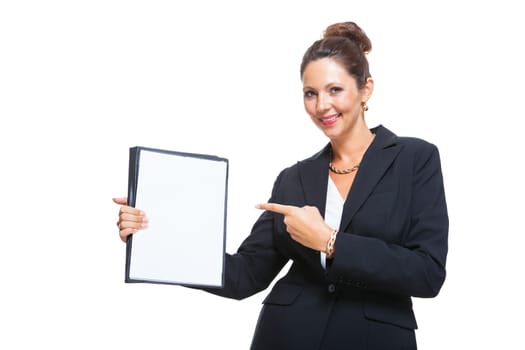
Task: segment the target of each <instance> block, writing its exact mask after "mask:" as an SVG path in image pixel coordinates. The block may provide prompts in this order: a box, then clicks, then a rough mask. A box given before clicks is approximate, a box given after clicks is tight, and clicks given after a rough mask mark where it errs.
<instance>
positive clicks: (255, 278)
mask: <svg viewBox="0 0 525 350" xmlns="http://www.w3.org/2000/svg"><path fill="white" fill-rule="evenodd" d="M281 175H282V173H281V174H280V175H279V176H278V177H277V179H276V181H275V184H274V188H273V192H272V196H271V198H270V201H272V199H273V198H274V195H275V189H276V187H277V184H278V183H279V181H280V179H281V177H282V176H281ZM273 225H274V220H273V215H272V213H271V212H269V211H264V212H263V213H262V214H261V216H260V217H259V218H258V220H257V221H256V222H255V224H254V225H253V227H252V230H251V233H250V235H249V236H248V237H247V238H246V239H245V240H244V241H243V242H242V243H241V245H240V247H239V248H238V250H237V252H236V253H235V254H226V256H225V276H224V279H225V282H224V287H223V288H220V289H217V288H201V289H203V290H204V291H206V292H209V293H212V294H215V295H219V296H223V297H227V298H232V299H238V300H240V299H244V298H247V297H249V296H251V295H253V294H255V293H258V292H260V291H262V290H264V289H266V288H267V287H268V286H269V285H270V283H271V282H272V281H273V279H274V278H275V277H276V276H277V274H278V273H279V272H280V271H281V269H282V268H283V267H284V265H285V264H286V262H287V261H288V258H285V257H284V256H283V255H281V254H280V253H279V252H278V251H277V249H276V247H275V244H274V234H273V229H274V227H273Z"/></svg>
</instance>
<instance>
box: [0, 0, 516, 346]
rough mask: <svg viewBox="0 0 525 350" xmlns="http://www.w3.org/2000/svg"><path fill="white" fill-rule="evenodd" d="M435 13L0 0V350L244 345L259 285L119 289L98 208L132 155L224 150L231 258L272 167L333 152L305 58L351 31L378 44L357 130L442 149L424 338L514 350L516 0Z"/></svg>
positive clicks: (364, 5)
mask: <svg viewBox="0 0 525 350" xmlns="http://www.w3.org/2000/svg"><path fill="white" fill-rule="evenodd" d="M434 3H435V4H434V5H433V4H431V3H430V2H420V1H382V2H374V1H348V0H346V1H328V0H325V1H304V0H303V1H299V2H290V4H289V2H286V1H268V0H267V1H264V2H263V1H261V2H250V1H211V0H208V1H179V2H175V1H116V0H104V1H96V0H91V1H57V0H49V1H23V0H18V1H2V2H1V3H0V118H1V119H0V152H1V153H0V164H1V171H0V219H1V222H2V226H1V229H0V238H1V240H0V285H1V287H0V321H1V328H0V348H2V349H36V348H38V349H44V348H53V349H93V348H113V349H143V348H148V349H175V348H191V349H206V348H222V349H224V348H228V349H247V348H248V346H249V344H250V340H251V335H252V332H253V328H254V326H255V322H256V319H257V316H258V312H259V309H260V306H261V304H260V303H261V301H262V299H263V298H264V296H265V295H266V293H267V291H265V292H263V293H260V294H258V295H255V296H253V297H251V298H248V299H246V300H244V301H241V302H238V301H232V300H227V299H222V298H219V297H215V296H212V295H208V294H206V293H204V292H200V291H195V290H188V289H184V288H182V287H177V286H161V285H149V284H145V285H140V284H139V285H130V284H125V283H124V282H123V280H124V257H125V245H124V244H123V243H122V242H121V241H120V240H119V238H118V235H117V229H116V227H115V222H116V220H117V213H118V206H117V205H115V204H113V203H112V201H111V198H112V197H113V196H123V195H125V194H126V188H127V166H128V163H127V162H128V148H129V147H131V146H135V145H142V146H147V147H156V148H167V149H172V150H178V151H190V152H197V153H207V154H215V155H218V156H222V157H226V158H228V159H229V160H230V180H229V184H230V187H229V203H228V209H229V213H228V222H227V225H228V236H227V250H228V251H229V252H234V251H235V250H236V248H237V247H238V245H239V244H240V243H241V241H242V240H243V238H244V237H245V236H246V235H247V234H248V233H249V230H250V228H251V225H252V223H253V222H254V220H255V219H256V217H257V216H258V215H259V212H258V211H257V210H256V209H254V207H253V206H254V205H255V204H256V203H258V202H261V201H265V200H266V199H267V198H268V197H269V194H270V190H271V187H272V184H273V181H274V179H275V176H276V175H277V174H278V172H279V171H280V170H281V169H282V168H283V167H285V166H288V165H291V164H293V163H295V162H296V161H297V160H299V159H303V158H306V157H307V156H310V155H311V154H313V153H314V152H316V151H317V150H318V149H320V148H321V147H322V146H324V144H325V143H326V142H327V140H326V139H325V138H324V136H323V135H322V134H321V133H320V132H319V131H318V130H317V129H316V128H315V127H314V126H313V125H312V124H311V122H310V120H309V119H308V117H307V116H306V114H305V112H304V110H303V106H302V95H301V82H300V79H299V64H300V61H301V57H302V54H303V53H304V51H305V49H306V48H307V47H308V46H309V45H310V44H311V42H313V41H314V40H316V39H318V38H319V37H320V35H321V32H322V30H323V29H324V28H325V27H326V26H327V25H328V24H330V23H333V22H336V21H346V20H353V21H356V22H357V23H358V24H359V25H361V26H362V27H363V29H364V30H365V31H366V32H367V34H368V35H369V36H370V38H371V40H372V43H373V50H372V52H371V53H370V55H369V60H370V64H371V72H372V75H373V76H374V78H375V81H376V90H375V93H374V96H373V97H372V99H371V101H370V103H369V105H370V111H369V112H368V114H367V121H368V124H369V126H375V125H377V124H383V125H385V126H387V127H388V128H390V129H391V130H393V131H394V132H396V133H397V134H399V135H409V136H418V137H421V138H424V139H427V140H429V141H431V142H433V143H435V144H436V145H437V146H438V147H439V149H440V151H441V157H442V165H443V172H444V176H445V186H446V192H447V201H448V205H449V214H450V221H451V226H450V242H449V243H450V250H449V259H448V266H447V267H448V279H447V281H446V283H445V285H444V287H443V289H442V291H441V293H440V295H439V296H438V297H437V298H435V299H424V300H423V299H415V300H414V303H415V311H416V315H417V318H418V322H419V326H420V329H419V330H418V331H417V337H418V341H419V347H420V348H421V349H425V350H428V349H480V348H483V349H523V348H524V346H525V341H524V340H523V334H522V332H523V322H522V321H521V320H522V318H523V313H524V312H525V308H524V302H523V295H524V292H525V287H524V284H525V283H524V278H523V272H522V269H523V267H524V266H525V263H524V258H523V256H524V254H523V248H524V243H525V240H524V238H523V235H524V233H525V232H524V231H525V230H524V228H523V217H524V213H523V209H524V205H523V203H522V200H523V198H524V195H525V192H524V188H523V180H522V179H523V173H522V172H520V169H521V168H522V164H521V163H523V158H524V157H523V154H522V153H523V152H522V150H523V145H522V142H521V140H520V136H521V133H520V132H519V128H518V125H522V119H523V117H524V108H523V106H522V101H523V98H522V96H521V95H522V94H523V81H524V78H525V74H524V68H523V62H524V61H525V52H524V51H525V49H524V45H523V37H522V34H523V33H524V30H525V25H524V24H523V16H522V12H521V11H520V10H518V9H519V8H521V5H519V2H516V1H510V0H509V1H504V0H501V1H439V2H434ZM195 225H199V223H198V222H196V223H195ZM193 249H194V250H195V254H199V249H198V247H194V248H193Z"/></svg>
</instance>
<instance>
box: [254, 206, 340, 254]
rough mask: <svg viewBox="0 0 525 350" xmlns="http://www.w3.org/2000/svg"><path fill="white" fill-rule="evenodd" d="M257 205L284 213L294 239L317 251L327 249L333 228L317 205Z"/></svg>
mask: <svg viewBox="0 0 525 350" xmlns="http://www.w3.org/2000/svg"><path fill="white" fill-rule="evenodd" d="M255 207H256V208H257V209H263V210H269V211H272V212H274V213H278V214H282V215H284V224H285V225H286V230H287V231H288V233H289V234H290V237H292V239H293V240H294V241H296V242H299V243H301V244H302V245H304V246H306V247H308V248H311V249H314V250H317V251H322V252H324V251H325V250H326V244H327V242H328V240H329V239H330V235H331V233H332V231H333V229H332V228H330V226H328V225H327V224H326V223H325V221H324V219H323V217H322V216H321V213H320V212H319V209H317V208H316V207H312V206H309V205H305V206H304V207H296V206H293V205H283V204H277V203H262V204H258V205H256V206H255Z"/></svg>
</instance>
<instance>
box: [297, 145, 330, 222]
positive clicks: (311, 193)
mask: <svg viewBox="0 0 525 350" xmlns="http://www.w3.org/2000/svg"><path fill="white" fill-rule="evenodd" d="M329 162H330V144H328V145H326V146H325V147H324V148H323V149H322V150H321V151H320V152H319V153H317V154H316V155H314V156H313V157H311V158H309V159H307V160H304V161H302V162H299V164H298V165H299V178H300V180H301V187H302V188H303V194H304V198H305V200H306V205H311V206H315V207H317V209H319V212H320V213H321V215H322V216H323V217H324V211H325V207H326V189H327V187H328V163H329Z"/></svg>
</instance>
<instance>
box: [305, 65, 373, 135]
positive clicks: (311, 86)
mask: <svg viewBox="0 0 525 350" xmlns="http://www.w3.org/2000/svg"><path fill="white" fill-rule="evenodd" d="M372 89H373V81H372V79H368V80H367V82H366V84H365V86H364V87H363V88H362V89H358V87H357V83H356V80H355V79H354V77H352V76H351V75H350V74H348V72H347V71H346V70H345V68H344V67H343V66H342V65H341V64H339V63H338V62H337V61H336V60H334V59H332V58H322V59H318V60H315V61H312V62H310V63H308V65H307V66H306V68H305V70H304V73H303V93H304V107H305V110H306V112H307V113H308V115H309V116H310V118H312V121H313V122H314V123H315V125H316V126H317V127H318V128H319V129H321V130H322V131H323V132H324V134H325V135H326V136H327V137H328V138H330V140H334V141H335V140H338V139H343V138H344V137H348V136H351V135H352V134H353V133H355V132H358V131H360V130H363V128H365V129H366V130H367V131H368V128H367V127H366V124H365V122H364V116H363V103H366V101H367V100H368V98H369V97H370V95H371V93H372Z"/></svg>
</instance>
